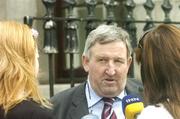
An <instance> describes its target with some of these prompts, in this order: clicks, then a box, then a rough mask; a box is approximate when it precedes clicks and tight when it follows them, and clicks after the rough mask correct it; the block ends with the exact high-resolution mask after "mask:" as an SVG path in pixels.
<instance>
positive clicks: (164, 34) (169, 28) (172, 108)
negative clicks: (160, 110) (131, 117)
mask: <svg viewBox="0 0 180 119" xmlns="http://www.w3.org/2000/svg"><path fill="white" fill-rule="evenodd" d="M135 52H136V60H137V61H138V62H139V63H140V64H141V76H142V81H143V84H144V98H145V101H146V102H147V103H148V104H153V105H156V104H158V103H162V104H164V106H165V107H166V108H167V110H168V111H169V112H170V113H171V114H172V115H173V117H174V118H175V119H180V113H179V112H180V29H179V28H177V27H175V26H174V25H167V24H162V25H159V26H158V27H156V28H154V29H152V30H150V31H148V32H146V33H145V34H144V35H143V37H142V38H141V39H140V41H139V45H138V48H136V50H135Z"/></svg>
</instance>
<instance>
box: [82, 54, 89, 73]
mask: <svg viewBox="0 0 180 119" xmlns="http://www.w3.org/2000/svg"><path fill="white" fill-rule="evenodd" d="M82 65H83V68H84V70H85V71H86V72H88V71H89V58H88V57H87V56H84V55H83V56H82Z"/></svg>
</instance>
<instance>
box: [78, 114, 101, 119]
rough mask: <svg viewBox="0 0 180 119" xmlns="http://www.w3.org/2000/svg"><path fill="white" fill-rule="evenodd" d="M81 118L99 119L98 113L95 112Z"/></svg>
mask: <svg viewBox="0 0 180 119" xmlns="http://www.w3.org/2000/svg"><path fill="white" fill-rule="evenodd" d="M81 119H99V118H98V116H97V115H94V114H88V115H85V116H83V117H82V118H81Z"/></svg>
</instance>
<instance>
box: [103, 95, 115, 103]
mask: <svg viewBox="0 0 180 119" xmlns="http://www.w3.org/2000/svg"><path fill="white" fill-rule="evenodd" d="M102 100H103V101H104V103H105V104H109V105H112V104H113V102H114V101H115V100H114V98H105V97H104V98H102Z"/></svg>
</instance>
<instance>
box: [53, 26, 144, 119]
mask: <svg viewBox="0 0 180 119" xmlns="http://www.w3.org/2000/svg"><path fill="white" fill-rule="evenodd" d="M131 53H132V51H131V46H130V43H129V35H128V33H127V32H126V31H125V30H123V29H122V28H120V27H117V26H114V25H100V26H98V27H97V28H96V29H95V30H93V31H91V32H90V34H89V35H88V37H87V40H86V43H85V48H84V52H83V55H82V64H83V67H84V70H85V71H86V72H88V77H87V81H86V82H85V83H83V84H80V85H79V86H76V87H73V88H71V89H67V90H65V91H63V92H60V93H58V94H56V95H55V96H54V97H53V98H52V100H51V101H52V103H53V104H54V115H55V118H56V119H81V118H82V117H83V116H84V115H87V114H89V113H91V114H94V115H97V116H98V118H99V119H107V118H108V119H109V118H111V117H113V118H114V117H115V118H114V119H125V116H124V114H123V110H122V108H121V107H122V104H121V100H122V98H123V97H124V96H126V95H128V94H136V95H140V92H139V90H140V89H141V88H142V87H141V83H140V82H139V81H138V80H135V79H128V80H127V73H128V70H129V67H130V64H131V61H132V57H131ZM104 98H108V99H112V100H113V103H112V104H111V105H112V106H111V108H110V109H111V110H110V113H109V114H108V117H107V118H106V117H104V111H103V110H106V109H104V108H105V106H104V105H105V101H103V100H104ZM101 113H103V114H101Z"/></svg>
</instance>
